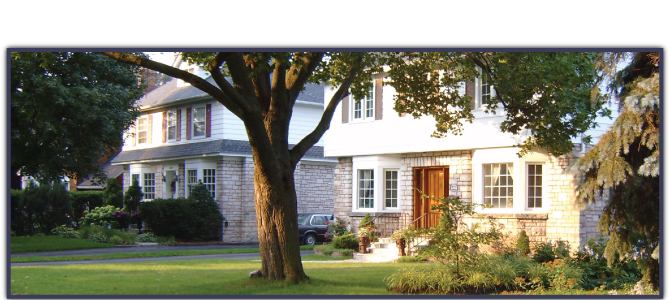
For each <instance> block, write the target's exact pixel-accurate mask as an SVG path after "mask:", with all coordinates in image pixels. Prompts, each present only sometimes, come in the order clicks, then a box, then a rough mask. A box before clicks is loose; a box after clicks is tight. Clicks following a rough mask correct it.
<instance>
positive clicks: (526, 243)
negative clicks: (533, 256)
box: [516, 230, 530, 256]
mask: <svg viewBox="0 0 670 300" xmlns="http://www.w3.org/2000/svg"><path fill="white" fill-rule="evenodd" d="M516 249H517V250H518V251H519V252H520V253H521V255H524V256H526V255H528V254H530V239H529V238H528V235H526V231H525V230H521V232H520V233H519V239H517V240H516Z"/></svg>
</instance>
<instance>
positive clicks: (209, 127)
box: [205, 104, 212, 137]
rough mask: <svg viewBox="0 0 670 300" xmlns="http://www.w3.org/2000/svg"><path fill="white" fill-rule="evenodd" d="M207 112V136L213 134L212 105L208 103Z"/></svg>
mask: <svg viewBox="0 0 670 300" xmlns="http://www.w3.org/2000/svg"><path fill="white" fill-rule="evenodd" d="M205 112H206V114H207V117H206V119H205V137H210V136H212V105H211V104H207V108H206V109H205Z"/></svg>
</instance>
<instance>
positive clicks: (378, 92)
mask: <svg viewBox="0 0 670 300" xmlns="http://www.w3.org/2000/svg"><path fill="white" fill-rule="evenodd" d="M381 119H382V79H381V78H377V79H375V120H381Z"/></svg>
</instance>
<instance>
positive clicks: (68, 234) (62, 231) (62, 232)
mask: <svg viewBox="0 0 670 300" xmlns="http://www.w3.org/2000/svg"><path fill="white" fill-rule="evenodd" d="M51 234H54V235H57V236H60V237H63V238H66V239H71V238H79V233H78V232H77V231H76V230H74V229H72V228H69V227H67V226H66V225H61V226H58V227H56V228H54V229H52V230H51Z"/></svg>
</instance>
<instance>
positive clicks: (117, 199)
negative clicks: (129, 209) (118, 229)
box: [102, 178, 123, 208]
mask: <svg viewBox="0 0 670 300" xmlns="http://www.w3.org/2000/svg"><path fill="white" fill-rule="evenodd" d="M103 193H104V194H103V196H102V202H103V203H104V205H105V206H107V205H111V206H114V207H118V208H122V207H123V190H121V185H119V183H118V182H116V179H115V178H109V179H107V185H105V190H104V192H103Z"/></svg>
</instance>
